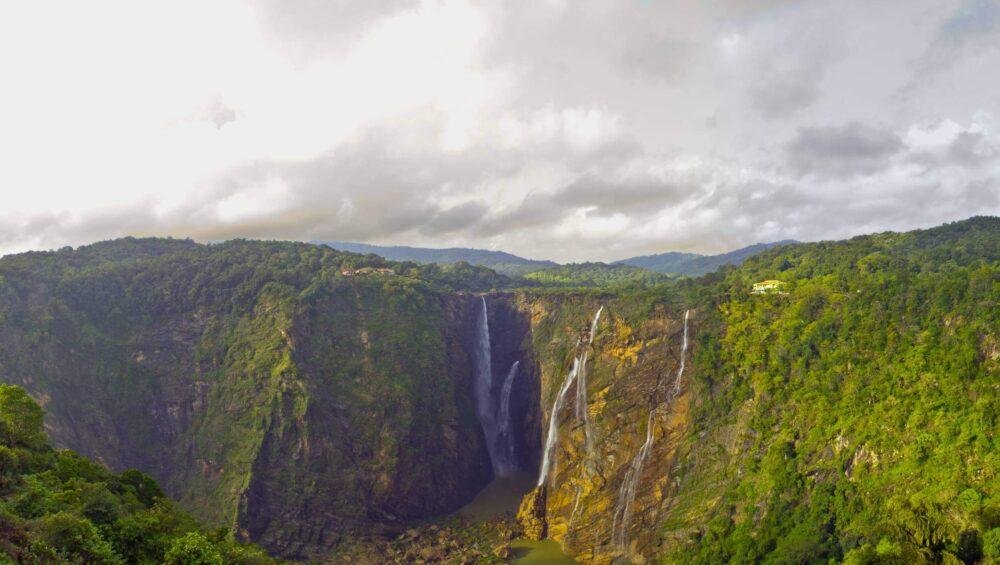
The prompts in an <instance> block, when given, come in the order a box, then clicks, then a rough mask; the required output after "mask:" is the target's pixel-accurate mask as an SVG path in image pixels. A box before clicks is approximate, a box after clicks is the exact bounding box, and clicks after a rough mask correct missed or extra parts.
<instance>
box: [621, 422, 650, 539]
mask: <svg viewBox="0 0 1000 565" xmlns="http://www.w3.org/2000/svg"><path fill="white" fill-rule="evenodd" d="M655 414H656V409H655V408H654V409H653V410H650V411H649V418H648V420H647V422H646V442H645V443H643V444H642V447H640V448H639V453H636V455H635V458H633V459H632V463H630V464H629V467H628V470H627V471H625V479H624V480H623V481H622V487H621V490H620V491H619V492H618V503H617V504H615V513H614V515H613V516H612V518H611V542H612V543H613V544H614V545H615V547H617V548H618V549H620V550H625V548H626V547H627V546H628V526H629V521H630V520H631V519H632V502H634V501H635V491H636V488H637V487H638V486H639V478H640V476H641V475H642V464H643V463H644V462H645V461H646V457H648V456H649V452H650V451H651V450H652V448H653V416H654V415H655Z"/></svg>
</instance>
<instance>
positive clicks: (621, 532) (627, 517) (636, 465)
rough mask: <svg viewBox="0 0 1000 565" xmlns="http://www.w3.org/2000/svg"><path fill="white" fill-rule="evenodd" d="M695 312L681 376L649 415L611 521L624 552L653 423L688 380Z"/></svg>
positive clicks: (613, 537)
mask: <svg viewBox="0 0 1000 565" xmlns="http://www.w3.org/2000/svg"><path fill="white" fill-rule="evenodd" d="M690 314H691V311H690V310H685V311H684V337H683V339H682V341H681V360H680V364H679V366H678V368H677V376H676V377H674V386H673V389H672V390H671V393H670V395H669V397H668V398H667V399H666V400H665V401H664V402H663V403H662V404H660V405H659V406H656V407H654V408H653V409H652V410H650V411H649V418H648V420H647V422H646V441H645V443H643V444H642V447H640V448H639V452H638V453H636V455H635V457H634V458H633V459H632V462H631V463H630V464H629V467H628V470H627V471H625V478H624V479H623V480H622V486H621V490H619V491H618V502H617V503H616V504H615V512H614V515H613V516H612V519H611V520H612V521H611V542H612V543H613V544H614V545H615V547H616V548H618V549H619V550H620V551H625V550H626V549H627V547H628V527H629V522H630V521H631V520H632V503H633V502H634V501H635V492H636V489H637V488H638V486H639V478H640V476H641V475H642V465H643V463H644V462H645V461H646V458H647V457H649V452H650V451H652V449H653V421H654V418H655V415H656V410H657V408H659V407H660V406H666V405H668V404H669V403H670V402H671V401H672V400H673V399H674V398H676V397H677V395H678V394H680V390H681V377H683V376H684V365H685V357H686V356H687V349H688V317H689V316H690Z"/></svg>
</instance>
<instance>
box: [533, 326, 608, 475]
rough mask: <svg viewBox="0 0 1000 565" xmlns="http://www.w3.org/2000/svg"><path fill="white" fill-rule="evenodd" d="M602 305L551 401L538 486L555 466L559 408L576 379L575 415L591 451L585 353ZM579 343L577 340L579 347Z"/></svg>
mask: <svg viewBox="0 0 1000 565" xmlns="http://www.w3.org/2000/svg"><path fill="white" fill-rule="evenodd" d="M603 311H604V306H601V307H600V308H598V309H597V313H596V314H594V319H593V321H591V323H590V337H589V338H588V341H587V345H586V347H585V348H584V350H583V351H582V352H581V353H578V354H577V355H576V356H575V357H573V368H572V369H570V372H569V374H568V375H566V380H564V381H563V384H562V386H561V387H559V394H557V395H556V399H555V401H554V402H553V403H552V412H551V413H550V414H549V433H548V434H547V435H546V436H545V450H544V451H543V452H542V467H541V470H540V472H539V474H538V486H542V485H544V484H545V481H546V479H548V476H549V469H550V468H551V467H554V466H555V448H556V443H558V440H559V410H561V409H562V407H563V404H564V403H565V402H566V393H567V392H569V388H570V386H572V385H573V381H574V380H576V415H577V417H578V418H580V419H581V420H583V426H584V428H583V429H584V437H585V438H586V441H587V453H588V454H590V453H591V452H592V451H593V440H592V439H591V438H592V434H591V431H590V415H589V413H588V412H587V367H586V365H587V355H588V349H587V348H589V347H590V346H591V345H592V344H593V342H594V333H595V332H596V331H597V322H598V321H599V320H600V319H601V312H603ZM580 345H581V344H580V343H579V342H577V347H578V348H579V346H580Z"/></svg>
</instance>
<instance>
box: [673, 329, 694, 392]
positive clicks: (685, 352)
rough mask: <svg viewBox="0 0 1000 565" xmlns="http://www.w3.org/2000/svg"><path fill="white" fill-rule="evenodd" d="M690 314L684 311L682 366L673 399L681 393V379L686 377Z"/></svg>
mask: <svg viewBox="0 0 1000 565" xmlns="http://www.w3.org/2000/svg"><path fill="white" fill-rule="evenodd" d="M690 314H691V311H690V310H685V311H684V340H683V341H682V342H681V365H680V367H679V368H678V369H677V376H676V377H674V393H673V394H672V395H671V399H673V397H675V396H677V395H678V394H680V392H681V377H683V376H684V358H685V356H686V354H687V350H688V316H689V315H690Z"/></svg>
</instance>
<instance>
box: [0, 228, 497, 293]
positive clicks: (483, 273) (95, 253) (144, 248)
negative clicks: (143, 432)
mask: <svg viewBox="0 0 1000 565" xmlns="http://www.w3.org/2000/svg"><path fill="white" fill-rule="evenodd" d="M367 269H389V270H391V271H392V274H393V275H395V276H397V277H404V278H407V279H410V280H412V281H415V282H416V281H419V282H420V283H423V284H427V285H430V286H432V287H437V288H441V289H447V290H454V291H474V292H482V291H488V290H493V289H502V288H508V287H510V286H512V285H513V284H514V282H513V281H512V280H511V279H509V278H508V277H506V276H504V275H501V274H498V273H496V272H494V271H493V270H491V269H488V268H485V267H479V266H474V265H470V264H468V263H465V262H458V263H454V264H447V265H439V264H433V263H432V264H420V263H416V262H413V261H391V260H387V259H385V258H383V257H379V256H377V255H370V254H369V255H360V254H357V253H350V252H344V251H338V250H334V249H331V248H328V247H324V246H318V245H312V244H308V243H297V242H287V241H255V240H241V239H235V240H230V241H226V242H222V243H213V244H207V245H206V244H199V243H195V242H194V241H192V240H189V239H171V238H134V237H126V238H121V239H116V240H110V241H102V242H99V243H94V244H92V245H85V246H81V247H78V248H76V249H73V248H71V247H65V248H63V249H60V250H57V251H32V252H27V253H19V254H15V255H7V256H4V257H0V292H2V291H3V283H4V278H6V279H7V280H6V282H7V283H8V284H15V285H16V284H20V283H21V282H22V281H35V282H46V283H57V284H66V283H70V282H72V281H73V280H75V279H76V278H79V277H80V276H81V275H90V276H96V275H100V274H102V273H103V274H111V273H112V272H115V271H129V272H133V273H136V274H137V275H141V276H139V280H137V281H132V282H135V283H139V284H151V285H157V284H161V285H168V284H171V285H176V286H177V287H178V288H173V289H169V292H180V291H181V290H183V294H184V295H185V297H186V298H195V297H196V295H202V298H201V299H205V298H207V297H208V296H209V295H212V294H220V293H227V292H228V291H229V290H232V289H233V287H234V286H240V288H241V289H243V290H241V291H240V292H238V293H237V294H240V293H244V294H246V293H251V292H253V291H254V290H257V289H259V288H260V286H261V285H262V284H263V282H264V281H269V280H272V277H278V278H279V279H281V280H283V281H285V282H289V283H293V284H301V283H303V282H304V281H305V280H306V279H308V278H310V277H313V276H317V275H321V276H327V277H335V276H342V273H343V272H345V271H359V270H360V271H362V272H361V273H360V274H361V275H365V273H364V271H365V270H367ZM196 272H197V275H196V274H195V273H196ZM184 273H190V277H188V278H185V277H184ZM373 276H375V277H377V276H378V273H374V274H373ZM64 279H65V280H64ZM168 281H170V282H168ZM185 284H186V285H187V287H186V288H183V289H181V288H179V287H181V286H183V285H185ZM162 292H168V289H162ZM82 298H85V297H81V299H82ZM94 298H99V297H94Z"/></svg>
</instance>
